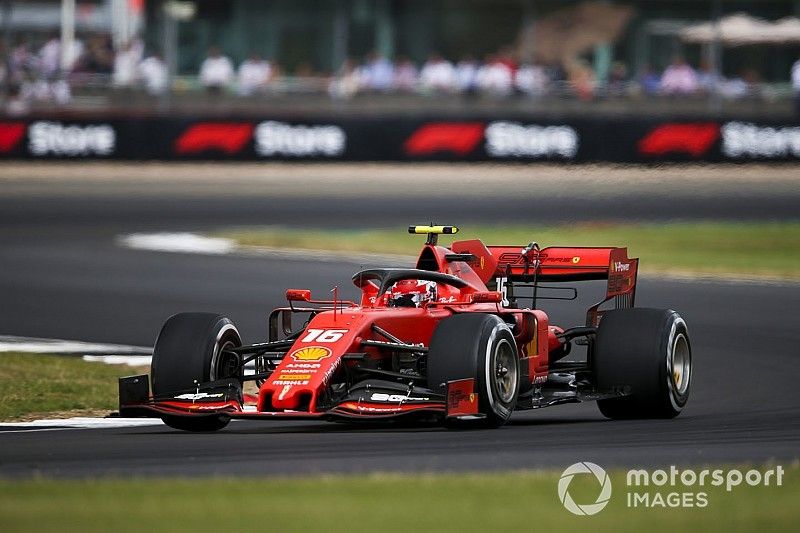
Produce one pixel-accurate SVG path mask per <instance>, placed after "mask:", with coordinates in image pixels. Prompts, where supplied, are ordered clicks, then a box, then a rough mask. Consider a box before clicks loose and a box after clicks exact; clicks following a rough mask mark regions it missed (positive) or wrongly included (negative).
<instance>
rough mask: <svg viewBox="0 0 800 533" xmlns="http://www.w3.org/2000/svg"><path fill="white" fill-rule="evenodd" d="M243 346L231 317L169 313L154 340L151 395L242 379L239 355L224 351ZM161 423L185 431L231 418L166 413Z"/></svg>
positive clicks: (214, 426)
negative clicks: (207, 383) (209, 383)
mask: <svg viewBox="0 0 800 533" xmlns="http://www.w3.org/2000/svg"><path fill="white" fill-rule="evenodd" d="M241 345H242V339H241V336H240V335H239V331H238V330H237V329H236V326H234V325H233V322H231V321H230V319H228V318H226V317H224V316H222V315H217V314H213V313H179V314H177V315H173V316H171V317H170V318H169V319H168V320H167V321H166V323H165V324H164V327H162V328H161V332H160V333H159V334H158V338H157V339H156V344H155V347H154V348H153V361H152V364H151V367H150V376H151V381H152V385H153V395H154V396H160V395H166V394H172V393H177V392H179V391H187V390H194V389H195V387H196V385H197V383H205V382H209V381H216V380H220V379H226V378H239V379H241V372H242V370H241V362H240V359H239V357H238V356H235V355H234V354H230V353H224V352H225V350H227V349H229V348H234V347H237V346H241ZM162 420H164V423H165V424H167V425H168V426H170V427H174V428H176V429H183V430H187V431H214V430H217V429H222V428H223V427H225V426H226V425H227V424H228V422H229V421H230V418H229V417H227V416H219V417H213V416H211V417H202V418H200V417H178V416H165V417H163V418H162Z"/></svg>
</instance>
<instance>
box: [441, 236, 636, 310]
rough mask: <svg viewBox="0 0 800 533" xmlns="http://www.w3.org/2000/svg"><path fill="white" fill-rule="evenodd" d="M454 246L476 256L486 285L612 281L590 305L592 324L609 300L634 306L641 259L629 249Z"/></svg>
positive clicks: (477, 243) (469, 243)
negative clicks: (602, 293)
mask: <svg viewBox="0 0 800 533" xmlns="http://www.w3.org/2000/svg"><path fill="white" fill-rule="evenodd" d="M451 249H452V251H453V252H454V253H456V254H471V255H473V256H474V257H475V259H474V260H473V261H472V262H471V263H470V265H471V266H472V269H473V270H474V271H475V272H476V273H477V274H478V275H479V276H480V278H481V280H482V281H483V282H484V283H486V284H490V283H492V282H493V281H496V282H497V284H498V285H500V284H502V283H504V282H505V281H510V282H512V283H516V282H524V283H527V282H537V283H538V282H542V281H550V282H569V281H584V280H608V285H607V288H606V297H605V299H603V300H602V301H600V302H598V303H597V304H595V305H594V306H592V307H591V308H589V311H588V314H587V324H588V325H593V326H596V325H597V324H598V323H599V321H600V317H601V315H602V311H601V310H600V307H601V306H602V305H603V304H605V303H607V302H611V301H612V300H613V303H614V308H616V309H622V308H627V307H633V305H634V298H635V295H636V279H637V275H638V271H639V259H638V258H629V257H628V249H627V248H616V247H607V248H590V247H560V246H551V247H548V248H542V249H541V250H540V249H539V248H536V247H530V246H529V247H527V248H523V247H521V246H486V245H484V244H483V242H481V241H480V240H477V239H475V240H469V241H457V242H454V243H453V244H452V246H451Z"/></svg>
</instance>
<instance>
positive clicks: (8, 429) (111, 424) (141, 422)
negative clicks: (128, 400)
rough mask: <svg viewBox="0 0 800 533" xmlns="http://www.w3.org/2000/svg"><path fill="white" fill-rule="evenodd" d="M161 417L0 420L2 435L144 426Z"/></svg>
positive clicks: (155, 423) (155, 422) (160, 422)
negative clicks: (30, 420)
mask: <svg viewBox="0 0 800 533" xmlns="http://www.w3.org/2000/svg"><path fill="white" fill-rule="evenodd" d="M162 424H163V422H162V421H161V419H160V418H89V417H75V418H54V419H48V420H34V421H32V422H0V435H2V434H3V433H22V432H29V431H56V430H64V429H112V428H130V427H143V426H160V425H162Z"/></svg>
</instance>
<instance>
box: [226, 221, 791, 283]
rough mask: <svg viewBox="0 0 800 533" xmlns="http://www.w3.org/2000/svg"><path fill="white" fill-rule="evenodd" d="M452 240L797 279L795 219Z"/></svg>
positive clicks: (329, 239) (332, 233) (359, 242)
mask: <svg viewBox="0 0 800 533" xmlns="http://www.w3.org/2000/svg"><path fill="white" fill-rule="evenodd" d="M216 235H218V236H223V237H228V238H231V239H234V240H235V241H237V242H238V243H239V244H241V245H243V246H248V247H252V246H266V247H277V248H300V249H310V250H332V251H340V252H372V253H387V254H409V255H416V254H417V253H419V249H420V246H421V244H422V238H421V237H416V238H415V237H412V236H410V235H408V234H406V233H405V228H391V229H371V230H321V229H310V230H301V229H288V228H280V227H266V228H255V229H234V230H227V231H221V232H218V233H217V234H216ZM457 238H458V239H472V238H480V239H482V240H483V241H484V242H486V243H490V244H513V245H525V244H527V243H528V242H530V241H532V240H535V241H537V242H538V243H539V244H540V245H541V246H542V247H544V246H551V245H563V246H627V247H628V251H629V253H630V254H631V256H632V257H640V258H641V264H640V268H641V271H642V272H659V273H660V272H673V273H693V274H711V275H713V274H735V275H742V276H747V277H776V278H800V221H792V222H670V223H664V224H611V223H582V224H571V225H560V226H541V227H537V226H532V225H531V226H521V225H516V226H470V227H467V228H466V229H465V231H462V232H461V233H459V234H458V235H457ZM452 240H453V239H452V238H449V237H446V236H442V237H441V239H440V242H441V243H442V244H445V245H447V244H449V243H450V242H452Z"/></svg>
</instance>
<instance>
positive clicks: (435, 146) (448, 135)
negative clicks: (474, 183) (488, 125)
mask: <svg viewBox="0 0 800 533" xmlns="http://www.w3.org/2000/svg"><path fill="white" fill-rule="evenodd" d="M483 130H484V125H483V123H481V122H432V123H430V124H425V125H424V126H422V127H420V128H419V129H417V131H415V132H414V133H413V134H411V137H409V138H408V139H407V140H406V142H405V143H404V144H403V148H404V149H405V152H406V154H408V155H413V156H425V155H432V154H435V153H437V152H452V153H453V154H455V155H467V154H469V153H471V152H472V151H474V150H475V148H476V147H477V146H478V143H479V142H481V140H482V139H483Z"/></svg>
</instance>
